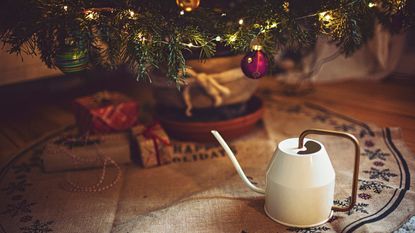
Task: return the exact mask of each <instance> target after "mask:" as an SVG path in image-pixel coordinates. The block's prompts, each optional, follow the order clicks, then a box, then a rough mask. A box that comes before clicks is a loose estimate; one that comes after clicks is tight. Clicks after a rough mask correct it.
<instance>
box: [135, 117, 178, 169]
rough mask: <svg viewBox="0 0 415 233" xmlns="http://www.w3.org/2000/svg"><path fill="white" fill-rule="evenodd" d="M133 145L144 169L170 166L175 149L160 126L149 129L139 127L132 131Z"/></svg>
mask: <svg viewBox="0 0 415 233" xmlns="http://www.w3.org/2000/svg"><path fill="white" fill-rule="evenodd" d="M131 131H132V134H133V138H134V139H133V145H135V148H136V152H135V153H138V154H139V155H140V156H139V158H140V162H141V164H142V166H143V167H154V166H160V165H163V164H169V163H170V162H171V160H172V155H173V147H172V145H171V143H170V139H169V137H168V136H167V134H166V132H165V131H164V130H163V128H162V127H161V126H160V125H159V124H153V125H151V126H149V127H146V126H144V125H138V126H135V127H133V128H132V129H131ZM134 157H136V156H134Z"/></svg>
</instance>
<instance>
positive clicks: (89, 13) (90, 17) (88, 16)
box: [85, 10, 98, 20]
mask: <svg viewBox="0 0 415 233" xmlns="http://www.w3.org/2000/svg"><path fill="white" fill-rule="evenodd" d="M85 18H86V19H88V20H94V19H97V18H98V13H96V12H94V11H91V10H88V11H86V12H85Z"/></svg>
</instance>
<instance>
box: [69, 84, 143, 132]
mask: <svg viewBox="0 0 415 233" xmlns="http://www.w3.org/2000/svg"><path fill="white" fill-rule="evenodd" d="M74 109H75V118H76V123H77V125H78V128H79V130H80V132H81V133H86V132H89V133H112V132H119V131H123V130H127V129H129V128H131V127H132V126H134V125H135V124H136V122H137V117H138V104H137V102H135V101H133V100H131V99H130V98H128V97H127V96H125V95H123V94H121V93H118V92H107V91H104V92H98V93H95V94H94V95H91V96H85V97H81V98H78V99H76V100H75V103H74Z"/></svg>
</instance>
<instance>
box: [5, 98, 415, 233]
mask: <svg viewBox="0 0 415 233" xmlns="http://www.w3.org/2000/svg"><path fill="white" fill-rule="evenodd" d="M261 96H262V97H263V98H264V99H266V100H267V101H266V112H265V116H264V120H263V123H262V124H259V125H258V127H257V129H256V130H255V131H254V132H252V133H250V134H248V135H244V136H243V137H242V138H239V139H237V140H234V141H232V142H231V144H232V146H231V147H232V149H233V150H234V151H236V154H237V155H238V160H239V161H240V163H241V166H242V167H243V169H244V171H245V172H246V173H247V174H248V175H249V178H250V179H251V181H252V182H254V183H255V184H256V185H258V186H260V187H264V186H265V183H264V182H265V169H266V165H267V163H268V161H269V160H270V158H271V156H272V153H273V151H274V150H275V147H276V145H277V142H279V141H281V140H283V139H285V138H289V137H298V135H299V134H300V133H301V132H302V131H303V130H304V129H307V128H325V129H335V130H340V131H345V132H349V133H352V134H354V135H355V136H356V137H358V139H359V140H360V142H361V152H362V154H361V158H360V159H361V166H360V173H359V188H358V199H357V204H356V205H355V207H354V208H353V209H352V210H351V211H349V212H346V213H337V212H336V213H334V216H333V218H332V219H331V220H330V222H329V223H326V224H324V225H321V226H318V227H313V228H306V229H301V228H290V227H285V226H283V225H280V224H277V223H275V222H273V221H272V220H270V219H269V218H268V217H267V216H266V215H265V213H264V211H263V205H264V197H263V196H261V195H259V194H256V193H253V192H251V191H250V190H249V189H248V188H247V187H245V186H244V184H243V183H242V181H241V180H240V178H239V177H238V176H237V174H236V172H235V171H234V168H233V166H232V164H231V162H230V161H229V159H228V158H227V157H226V155H225V154H224V152H223V150H222V149H221V148H219V147H218V146H217V145H202V144H195V143H190V142H177V141H176V142H174V151H175V155H174V157H175V158H174V163H173V164H171V165H167V166H163V167H157V168H151V169H141V168H138V167H136V166H135V165H132V164H130V165H124V166H122V172H123V176H122V178H121V181H120V182H118V183H117V184H116V185H115V186H114V187H112V188H111V189H109V190H106V191H103V192H98V193H81V192H68V191H65V190H64V189H63V188H62V183H63V182H64V180H65V179H64V177H65V173H44V172H42V170H41V168H40V159H41V157H42V154H43V148H44V145H45V143H46V142H47V141H48V140H51V139H52V138H54V137H56V136H57V135H60V134H62V133H64V132H66V131H68V130H71V127H67V128H64V129H60V130H57V131H56V132H52V133H51V134H49V135H47V136H45V137H44V138H41V139H39V140H38V141H36V142H34V143H33V144H32V145H30V146H28V147H27V148H25V149H24V150H23V151H21V152H20V153H18V154H17V155H16V156H14V157H13V159H12V160H10V162H9V163H7V164H3V165H2V166H1V170H0V200H1V203H0V215H1V217H0V232H24V233H34V232H36V233H46V232H244V233H251V232H298V233H303V232H304V233H305V232H391V231H394V230H396V229H398V228H399V227H400V226H401V225H402V224H404V223H405V222H406V221H408V219H409V218H410V217H411V216H413V215H414V214H415V192H414V185H415V183H414V178H413V177H414V175H413V174H411V173H412V172H413V171H414V168H415V158H414V155H413V153H412V152H410V151H409V150H408V148H407V147H406V146H405V144H404V143H403V141H402V137H401V135H400V130H399V129H397V128H384V129H381V128H378V127H376V126H374V125H370V124H367V123H364V122H360V121H357V120H355V119H351V118H349V117H347V116H343V115H341V114H338V113H334V112H332V111H330V110H328V109H325V108H322V107H320V106H317V105H314V104H312V103H298V102H292V103H290V102H287V101H286V100H282V99H279V98H278V97H276V96H270V95H267V93H265V92H263V93H261ZM315 138H316V139H317V140H319V141H321V142H322V143H323V144H324V145H325V147H326V148H327V150H328V153H329V155H330V158H331V160H332V163H333V166H334V168H335V170H336V191H335V203H334V204H335V205H339V206H346V205H347V204H348V202H349V196H350V193H351V191H350V190H351V176H352V167H353V159H352V158H353V151H352V148H353V147H352V146H351V144H349V142H348V141H346V140H343V139H337V138H329V137H315ZM108 173H109V176H110V177H111V176H115V174H116V169H109V170H108ZM70 174H71V175H72V176H76V177H78V178H79V179H81V180H84V181H85V182H88V181H90V180H95V179H96V177H97V176H99V174H100V171H99V170H85V171H76V172H70ZM411 175H412V176H411Z"/></svg>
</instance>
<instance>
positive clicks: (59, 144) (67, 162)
mask: <svg viewBox="0 0 415 233" xmlns="http://www.w3.org/2000/svg"><path fill="white" fill-rule="evenodd" d="M105 156H108V157H110V158H111V159H113V160H114V161H115V162H116V163H118V164H126V163H130V161H131V159H130V157H131V153H130V142H129V135H128V134H127V133H117V134H108V135H91V136H89V137H88V139H87V140H85V139H82V138H76V137H70V136H69V137H68V136H65V137H57V138H55V139H53V140H51V141H50V142H49V143H47V144H46V146H45V149H44V151H43V154H42V161H43V162H42V164H43V169H44V171H46V172H59V171H67V170H76V169H87V168H102V167H103V158H104V157H105Z"/></svg>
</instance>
